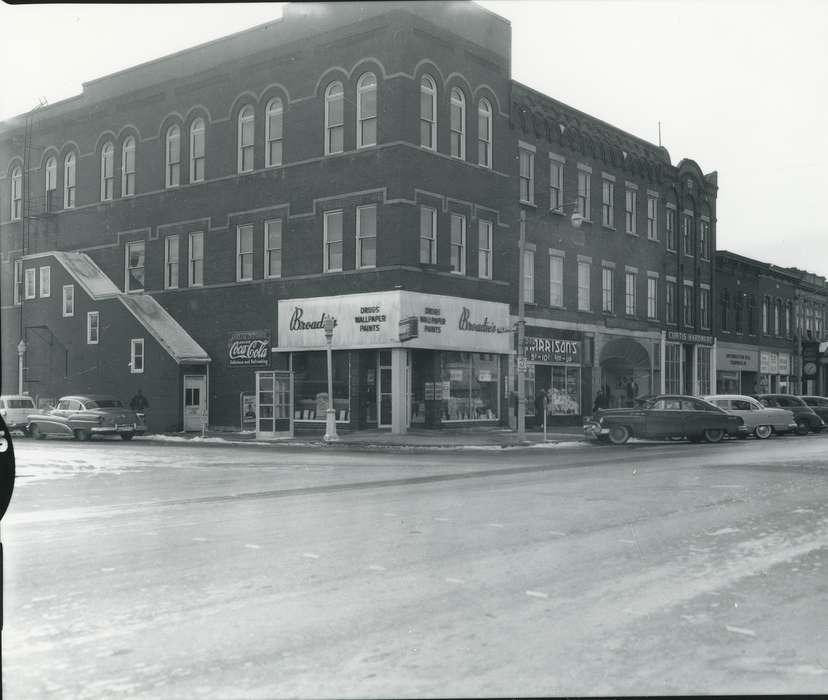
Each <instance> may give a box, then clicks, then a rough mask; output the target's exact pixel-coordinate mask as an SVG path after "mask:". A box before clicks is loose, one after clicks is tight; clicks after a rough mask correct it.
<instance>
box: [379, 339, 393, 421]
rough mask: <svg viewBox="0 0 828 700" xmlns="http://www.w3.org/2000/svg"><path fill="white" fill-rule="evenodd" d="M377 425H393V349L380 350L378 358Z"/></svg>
mask: <svg viewBox="0 0 828 700" xmlns="http://www.w3.org/2000/svg"><path fill="white" fill-rule="evenodd" d="M377 363H378V364H377V380H378V383H377V402H378V404H377V413H378V415H379V420H378V422H377V427H379V428H390V427H391V391H392V385H391V351H390V350H380V352H379V359H378V360H377Z"/></svg>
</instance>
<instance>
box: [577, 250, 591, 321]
mask: <svg viewBox="0 0 828 700" xmlns="http://www.w3.org/2000/svg"><path fill="white" fill-rule="evenodd" d="M591 270H592V266H591V265H590V264H589V263H588V262H586V261H585V260H580V261H578V311H589V287H590V284H589V278H590V273H591Z"/></svg>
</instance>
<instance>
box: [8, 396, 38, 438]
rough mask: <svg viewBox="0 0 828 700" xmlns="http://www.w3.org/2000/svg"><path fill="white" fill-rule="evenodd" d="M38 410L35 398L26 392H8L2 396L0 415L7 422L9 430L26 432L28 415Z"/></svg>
mask: <svg viewBox="0 0 828 700" xmlns="http://www.w3.org/2000/svg"><path fill="white" fill-rule="evenodd" d="M36 410H37V406H35V402H34V399H33V398H32V397H31V396H26V395H25V394H23V395H21V394H8V395H4V396H0V416H3V420H4V421H5V422H6V427H7V428H8V429H9V432H11V431H12V430H22V431H23V432H24V433H25V432H26V426H27V425H28V424H29V421H28V416H29V414H30V413H33V412H34V411H36Z"/></svg>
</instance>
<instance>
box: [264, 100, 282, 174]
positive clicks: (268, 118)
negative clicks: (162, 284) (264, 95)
mask: <svg viewBox="0 0 828 700" xmlns="http://www.w3.org/2000/svg"><path fill="white" fill-rule="evenodd" d="M283 114H284V110H283V108H282V101H281V100H280V99H279V98H278V97H274V98H273V99H272V100H271V101H270V102H268V103H267V109H266V110H265V143H266V148H265V167H266V168H272V167H273V166H274V165H281V164H282V126H283V124H282V122H283Z"/></svg>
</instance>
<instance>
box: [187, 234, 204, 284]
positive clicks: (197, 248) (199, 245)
mask: <svg viewBox="0 0 828 700" xmlns="http://www.w3.org/2000/svg"><path fill="white" fill-rule="evenodd" d="M189 249H190V250H189V255H188V267H189V274H190V279H189V285H190V286H191V287H200V286H201V285H203V284H204V232H203V231H193V232H192V233H191V234H190V245H189Z"/></svg>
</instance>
